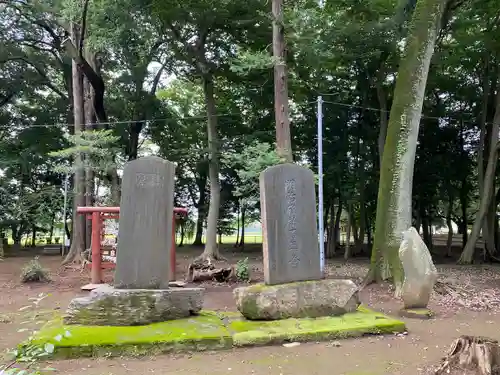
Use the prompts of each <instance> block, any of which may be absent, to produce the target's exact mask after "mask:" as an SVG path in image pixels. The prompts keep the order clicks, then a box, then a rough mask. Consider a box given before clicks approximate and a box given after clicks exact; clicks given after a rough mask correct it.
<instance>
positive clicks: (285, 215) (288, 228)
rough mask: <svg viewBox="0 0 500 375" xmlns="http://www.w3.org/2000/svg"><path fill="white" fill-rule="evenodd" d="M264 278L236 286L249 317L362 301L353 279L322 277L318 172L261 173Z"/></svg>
mask: <svg viewBox="0 0 500 375" xmlns="http://www.w3.org/2000/svg"><path fill="white" fill-rule="evenodd" d="M260 209H261V218H262V232H263V253H264V282H265V284H266V285H253V286H249V287H243V288H236V289H235V290H234V298H235V300H236V306H237V307H238V310H239V311H240V312H241V313H242V314H243V316H245V317H246V318H247V319H252V320H262V319H264V320H276V319H287V318H303V317H310V318H314V317H319V316H328V315H342V314H345V313H348V312H352V311H354V310H356V309H357V307H358V305H359V296H358V288H357V286H356V284H354V282H352V281H351V280H324V279H322V277H323V275H322V271H321V264H320V250H319V244H318V229H317V226H316V197H315V188H314V175H313V173H312V171H311V170H310V169H308V168H304V167H301V166H298V165H296V164H281V165H277V166H274V167H270V168H267V169H266V170H265V171H263V172H262V173H261V175H260Z"/></svg>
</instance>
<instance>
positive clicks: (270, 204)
mask: <svg viewBox="0 0 500 375" xmlns="http://www.w3.org/2000/svg"><path fill="white" fill-rule="evenodd" d="M260 207H261V216H262V233H263V250H264V281H265V283H266V284H270V285H272V284H282V283H287V282H292V281H305V280H319V279H321V277H322V274H321V268H320V253H319V244H318V229H317V224H316V223H317V221H316V196H315V191H314V175H313V172H312V171H311V170H310V169H308V168H304V167H301V166H298V165H296V164H281V165H277V166H274V167H270V168H267V169H266V170H265V171H264V172H262V173H261V175H260Z"/></svg>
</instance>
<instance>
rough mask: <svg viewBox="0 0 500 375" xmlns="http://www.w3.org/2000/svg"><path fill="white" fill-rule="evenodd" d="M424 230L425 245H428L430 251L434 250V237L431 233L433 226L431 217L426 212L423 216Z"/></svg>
mask: <svg viewBox="0 0 500 375" xmlns="http://www.w3.org/2000/svg"><path fill="white" fill-rule="evenodd" d="M421 216H422V229H423V237H424V243H425V244H426V245H427V247H428V249H429V250H432V236H431V232H430V228H431V224H430V220H429V216H428V215H427V212H426V211H423V212H422V214H421Z"/></svg>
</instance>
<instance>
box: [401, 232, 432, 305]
mask: <svg viewBox="0 0 500 375" xmlns="http://www.w3.org/2000/svg"><path fill="white" fill-rule="evenodd" d="M399 259H400V260H401V263H402V265H403V269H404V273H405V278H404V282H403V287H402V289H401V298H402V299H403V302H404V307H405V308H406V309H411V308H425V307H427V304H428V303H429V299H430V297H431V293H432V290H433V288H434V284H436V280H437V277H438V273H437V270H436V266H435V265H434V263H433V262H432V256H431V253H430V252H429V249H427V246H426V245H425V243H424V241H423V240H422V238H421V237H420V235H419V234H418V232H417V230H416V229H415V228H413V227H411V228H410V229H408V230H407V231H406V232H404V234H403V241H402V242H401V246H400V247H399Z"/></svg>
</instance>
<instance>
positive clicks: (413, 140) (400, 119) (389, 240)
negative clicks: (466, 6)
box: [365, 0, 447, 295]
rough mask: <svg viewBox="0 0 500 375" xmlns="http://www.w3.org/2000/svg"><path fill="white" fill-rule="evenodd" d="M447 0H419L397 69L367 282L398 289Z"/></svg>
mask: <svg viewBox="0 0 500 375" xmlns="http://www.w3.org/2000/svg"><path fill="white" fill-rule="evenodd" d="M446 3H447V0H418V1H417V5H416V8H415V12H414V14H413V16H412V21H411V26H410V31H409V35H408V39H407V46H406V50H405V56H404V57H403V59H402V61H401V63H400V66H399V71H398V77H397V81H396V87H395V89H394V102H393V104H392V108H391V113H390V116H389V124H388V129H387V138H386V142H385V147H384V153H383V158H382V165H381V170H380V183H379V192H378V202H377V218H376V222H375V238H374V243H373V249H372V262H371V266H370V270H369V273H368V275H367V279H366V280H365V281H366V282H371V281H380V280H382V279H386V278H388V276H389V274H388V273H387V272H385V271H386V266H387V265H388V266H389V269H390V272H391V274H392V277H393V282H394V285H395V286H396V295H398V294H399V292H400V288H401V286H402V283H403V277H404V275H403V270H402V267H401V262H400V260H399V255H398V250H399V246H400V244H401V240H402V235H403V232H404V231H406V230H408V229H409V228H410V226H411V222H412V204H411V202H412V183H413V169H414V161H415V152H416V148H417V138H418V129H419V126H420V117H421V114H422V106H423V102H424V96H425V88H426V83H427V75H428V72H429V65H430V62H431V58H432V55H433V53H434V45H435V42H436V39H437V36H438V33H439V31H440V29H441V21H442V17H443V14H444V11H445V7H446Z"/></svg>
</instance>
